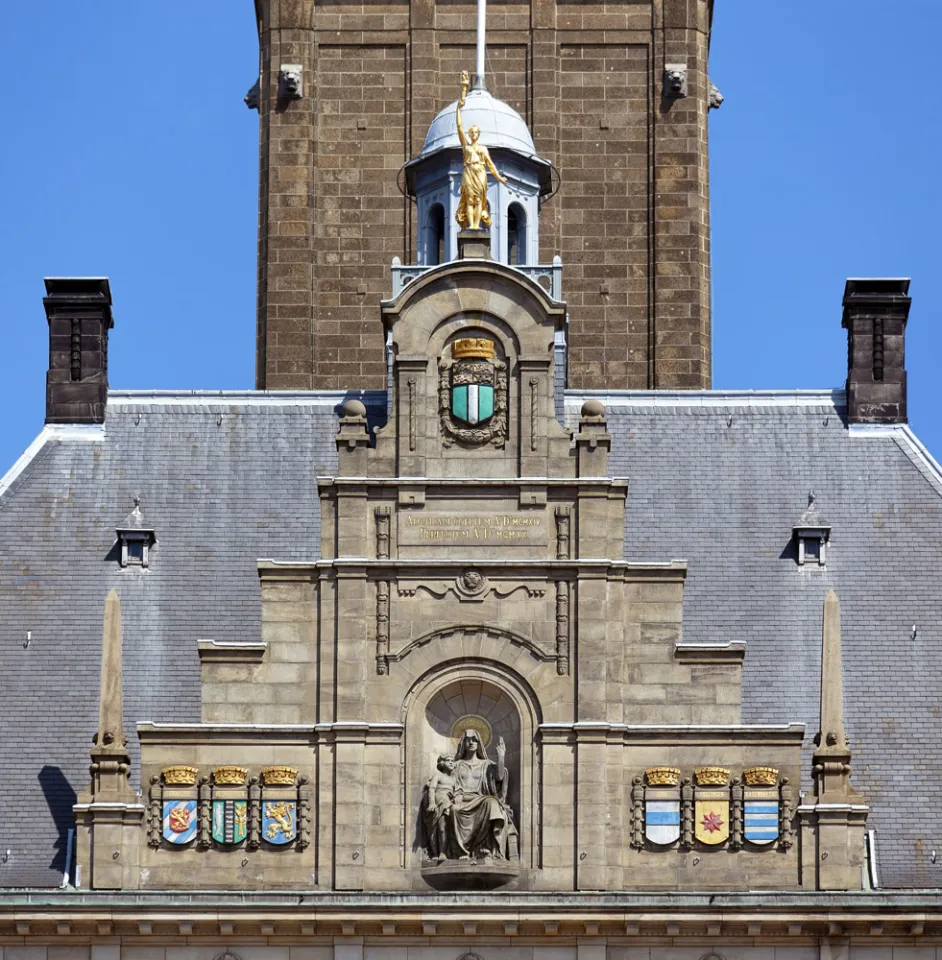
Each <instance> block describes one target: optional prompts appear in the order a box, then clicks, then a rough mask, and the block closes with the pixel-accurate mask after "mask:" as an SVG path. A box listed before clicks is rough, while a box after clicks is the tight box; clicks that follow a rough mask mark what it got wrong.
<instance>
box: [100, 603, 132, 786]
mask: <svg viewBox="0 0 942 960" xmlns="http://www.w3.org/2000/svg"><path fill="white" fill-rule="evenodd" d="M93 742H94V746H93V747H92V749H91V758H92V765H91V774H92V786H91V791H92V794H93V795H94V796H95V799H96V800H102V799H104V800H116V801H127V800H131V799H133V797H134V792H133V791H132V789H131V785H130V781H129V777H130V774H131V758H130V756H129V755H128V748H127V742H128V738H127V736H126V735H125V733H124V691H123V678H122V667H121V602H120V601H119V600H118V594H117V591H115V590H114V589H112V590H110V591H109V593H108V596H107V597H106V598H105V617H104V627H103V629H102V634H101V689H100V693H99V700H98V730H97V732H96V733H95V736H94V739H93Z"/></svg>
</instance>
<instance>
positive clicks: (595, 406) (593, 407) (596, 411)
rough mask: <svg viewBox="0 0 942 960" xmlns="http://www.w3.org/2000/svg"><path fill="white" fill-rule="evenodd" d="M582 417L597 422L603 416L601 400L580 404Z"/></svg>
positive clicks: (603, 408)
mask: <svg viewBox="0 0 942 960" xmlns="http://www.w3.org/2000/svg"><path fill="white" fill-rule="evenodd" d="M582 416H583V417H585V418H586V419H589V418H592V419H594V420H598V419H600V418H601V417H604V416H605V404H603V403H602V401H601V400H586V402H585V403H584V404H582Z"/></svg>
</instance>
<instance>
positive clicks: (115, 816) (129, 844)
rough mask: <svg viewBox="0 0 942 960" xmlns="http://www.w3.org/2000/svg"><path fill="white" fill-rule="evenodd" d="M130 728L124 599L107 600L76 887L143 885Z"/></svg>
mask: <svg viewBox="0 0 942 960" xmlns="http://www.w3.org/2000/svg"><path fill="white" fill-rule="evenodd" d="M127 743H128V738H127V736H126V735H125V732H124V703H123V682H122V667H121V603H120V601H119V600H118V594H117V592H116V591H115V590H111V591H110V592H109V594H108V596H107V597H106V598H105V617H104V626H103V629H102V635H101V689H100V693H99V702H98V730H97V732H96V733H95V736H94V738H93V744H94V745H93V746H92V749H91V760H92V762H91V766H90V768H89V772H90V774H91V783H90V785H89V789H88V790H87V791H86V792H83V793H82V794H81V796H80V797H79V802H78V803H77V804H75V806H74V807H73V810H74V811H75V823H76V833H77V844H76V870H75V884H76V886H87V887H91V888H93V889H97V890H119V889H122V888H126V887H135V886H137V885H138V877H137V874H138V872H139V871H138V863H139V854H138V849H139V844H140V834H141V818H142V817H143V814H144V807H143V805H142V804H141V803H140V801H139V800H138V799H137V797H136V795H135V793H134V790H133V788H132V787H131V783H130V775H131V758H130V756H129V754H128V747H127Z"/></svg>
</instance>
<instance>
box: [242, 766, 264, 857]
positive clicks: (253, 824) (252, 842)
mask: <svg viewBox="0 0 942 960" xmlns="http://www.w3.org/2000/svg"><path fill="white" fill-rule="evenodd" d="M261 832H262V790H261V787H260V786H259V783H258V777H252V778H251V780H249V828H248V837H247V839H246V841H245V848H246V850H258V848H259V844H260V843H261Z"/></svg>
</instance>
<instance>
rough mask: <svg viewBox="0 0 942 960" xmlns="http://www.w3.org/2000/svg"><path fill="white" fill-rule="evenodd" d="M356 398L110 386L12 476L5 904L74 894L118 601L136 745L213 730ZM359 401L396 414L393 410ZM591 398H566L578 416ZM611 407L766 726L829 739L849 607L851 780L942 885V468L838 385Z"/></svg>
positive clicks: (897, 876) (706, 631)
mask: <svg viewBox="0 0 942 960" xmlns="http://www.w3.org/2000/svg"><path fill="white" fill-rule="evenodd" d="M348 396H350V394H346V395H341V394H335V393H320V394H314V393H310V394H277V395H264V394H250V393H245V394H217V395H210V394H167V395H155V394H135V393H118V392H112V393H111V394H110V396H109V405H108V414H107V420H106V423H105V427H104V429H103V430H99V429H97V428H94V427H92V428H83V429H75V428H72V429H68V428H60V429H59V430H51V429H47V431H45V432H44V434H43V435H42V436H43V438H44V441H40V442H39V443H38V444H37V445H36V448H35V449H32V450H31V451H29V454H28V455H27V456H26V457H24V458H23V459H24V462H23V463H20V464H18V466H17V467H16V468H15V469H14V471H11V473H12V474H13V477H12V478H10V477H8V478H7V480H6V481H5V482H4V483H0V671H2V672H0V675H2V676H3V678H4V689H3V691H2V695H0V729H2V730H3V736H2V737H0V772H2V775H0V811H4V815H3V816H2V817H0V849H2V850H4V851H6V850H10V851H11V853H10V856H9V858H8V860H7V862H6V863H3V864H0V886H3V887H11V886H46V887H48V886H57V885H58V884H59V883H60V882H61V878H62V870H63V868H64V866H65V846H66V837H67V831H68V829H69V827H70V826H71V823H72V818H71V809H70V808H71V804H72V803H73V802H74V799H75V795H76V793H78V792H79V791H81V790H83V789H85V787H86V782H87V766H88V749H89V746H90V738H91V735H92V733H93V732H94V730H95V724H96V718H97V703H96V697H97V683H98V663H99V661H98V657H99V649H100V637H101V619H102V609H103V601H104V597H105V594H106V593H107V591H108V589H109V588H110V587H112V586H114V587H116V588H117V590H118V593H119V595H120V597H121V601H122V615H123V620H124V636H125V645H124V648H125V653H124V656H125V688H124V689H125V711H126V726H127V728H128V730H129V732H131V731H132V730H133V729H134V724H135V723H136V722H137V721H138V720H142V719H151V720H164V721H197V720H199V662H198V657H197V651H196V640H197V639H199V638H203V637H212V638H214V639H217V640H252V639H256V638H257V637H258V635H259V610H260V607H259V600H258V579H257V574H256V560H257V559H258V558H260V557H276V558H278V559H285V560H305V559H313V558H316V557H317V556H318V547H319V536H320V533H319V513H318V500H317V491H316V486H315V483H314V479H315V477H316V476H318V475H324V474H330V473H332V472H334V471H335V469H336V453H335V448H334V441H333V437H334V433H335V431H336V416H337V414H336V409H337V407H338V406H339V404H340V403H341V402H342V400H343V399H344V398H345V397H348ZM358 396H360V397H361V398H362V399H363V400H364V401H365V402H366V403H367V406H368V408H369V409H370V411H371V414H372V415H374V416H375V417H379V416H382V415H383V414H382V411H384V410H385V398H384V395H382V394H362V395H358ZM586 396H587V395H586V394H581V393H580V394H576V393H570V394H568V395H567V397H566V410H567V416H568V417H569V419H570V420H571V421H574V420H575V418H576V416H577V415H578V410H579V408H580V406H581V403H582V401H583V400H584V399H585V398H586ZM600 396H602V399H603V400H604V401H605V403H606V405H607V407H608V410H609V426H610V430H611V431H612V433H613V435H614V441H613V450H612V473H613V475H615V476H627V477H629V478H630V492H629V507H628V517H627V531H626V532H627V546H626V556H627V557H628V558H630V559H633V560H651V561H653V560H659V561H662V560H669V559H672V558H686V559H687V560H688V561H689V563H690V572H689V576H688V580H687V587H686V594H685V596H686V599H685V628H684V629H685V639H686V640H688V641H708V640H725V639H735V640H745V641H746V643H747V653H746V660H745V665H744V690H743V721H744V722H786V721H795V720H799V721H803V722H804V723H805V724H806V725H807V728H808V733H809V736H810V735H811V734H812V733H813V732H814V731H815V730H816V729H817V708H818V676H819V672H818V671H819V661H820V622H821V604H822V601H823V598H824V595H825V593H826V591H827V589H828V587H831V586H833V587H834V588H835V589H836V590H837V592H838V594H839V596H840V598H841V613H842V622H843V634H844V658H845V700H846V707H847V711H848V727H849V730H848V732H849V735H850V737H851V741H852V746H853V747H854V750H855V757H854V783H855V786H856V787H857V788H858V789H859V790H860V791H861V792H863V793H864V794H865V796H866V797H867V798H868V800H869V802H870V803H871V806H872V812H871V818H870V826H871V828H874V829H876V831H877V835H878V846H877V850H878V857H879V861H878V866H879V871H880V879H881V882H882V885H883V886H886V887H904V888H906V887H909V888H926V887H934V886H938V885H939V873H940V872H942V865H940V866H939V867H936V866H934V865H932V864H931V863H930V856H929V854H930V851H931V849H933V848H935V847H937V846H938V845H939V843H940V841H942V823H940V810H942V757H940V752H942V745H940V736H939V733H940V723H939V719H940V717H939V711H940V707H942V693H940V691H942V658H939V657H938V656H937V654H938V651H939V650H940V647H942V643H940V641H942V635H940V634H942V591H940V589H939V586H938V583H939V573H940V569H942V562H940V561H942V476H940V473H939V468H938V466H937V465H935V464H934V463H933V462H932V460H931V458H929V457H928V455H926V454H925V453H924V451H922V450H921V448H920V446H919V444H918V441H916V440H915V438H913V437H912V435H911V433H910V432H909V431H908V429H906V428H902V427H900V428H890V429H885V430H879V431H867V430H865V429H861V428H851V429H850V430H849V429H848V427H847V426H846V424H845V423H844V419H843V415H844V409H843V395H842V394H841V393H840V392H835V393H833V394H829V393H818V394H803V393H797V392H791V393H761V394H753V393H750V394H721V393H716V392H714V393H687V394H665V393H658V394H649V393H620V394H617V395H616V394H612V395H600ZM47 438H48V439H47ZM11 481H12V482H11ZM812 490H813V491H814V493H815V495H816V506H817V508H818V509H819V510H820V512H821V514H822V515H823V516H826V518H827V522H828V523H829V524H830V525H831V527H832V530H831V539H830V543H829V549H828V557H827V560H828V562H827V567H826V568H824V569H821V568H818V567H812V566H805V567H799V566H798V565H797V563H796V559H795V549H794V544H793V543H792V528H793V526H794V525H795V523H796V520H797V519H798V518H799V517H800V516H801V514H802V512H803V510H804V509H805V508H806V507H807V505H808V493H809V491H812ZM134 496H139V497H140V498H141V510H142V512H143V514H144V516H145V517H146V519H147V522H148V525H152V526H153V527H154V529H155V532H156V538H157V543H156V545H155V546H154V547H153V548H152V553H151V566H150V568H149V569H148V570H147V571H142V570H140V569H139V568H138V569H133V568H129V569H126V570H122V569H121V568H120V566H119V564H118V562H117V554H116V551H115V526H116V524H117V523H118V522H120V521H121V519H122V518H123V517H125V516H126V515H127V513H128V512H129V510H130V509H131V508H132V507H133V500H132V498H133V497H134ZM914 623H915V624H916V626H917V631H916V637H915V639H913V637H912V625H913V624H914ZM27 631H30V635H31V640H30V642H29V645H28V647H24V644H25V642H26V636H27ZM132 748H133V754H132V760H133V762H134V763H135V764H136V761H137V752H138V751H137V744H136V741H134V740H133V738H132ZM804 787H805V789H808V783H805V784H804ZM11 810H15V811H16V816H10V815H9V811H11Z"/></svg>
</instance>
